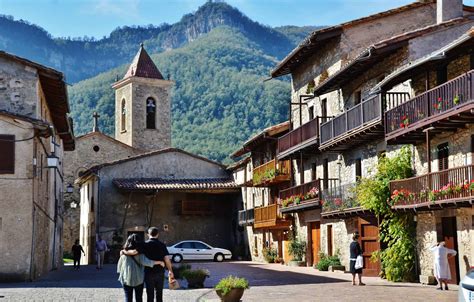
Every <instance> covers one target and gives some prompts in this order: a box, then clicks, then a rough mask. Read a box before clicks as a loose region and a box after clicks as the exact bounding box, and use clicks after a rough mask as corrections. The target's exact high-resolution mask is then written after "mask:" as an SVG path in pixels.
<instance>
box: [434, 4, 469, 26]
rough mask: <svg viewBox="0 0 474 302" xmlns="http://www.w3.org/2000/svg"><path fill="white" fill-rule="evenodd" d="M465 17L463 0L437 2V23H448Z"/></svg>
mask: <svg viewBox="0 0 474 302" xmlns="http://www.w3.org/2000/svg"><path fill="white" fill-rule="evenodd" d="M462 16H463V5H462V0H437V1H436V23H438V24H439V23H442V22H446V21H449V20H452V19H455V18H459V17H462Z"/></svg>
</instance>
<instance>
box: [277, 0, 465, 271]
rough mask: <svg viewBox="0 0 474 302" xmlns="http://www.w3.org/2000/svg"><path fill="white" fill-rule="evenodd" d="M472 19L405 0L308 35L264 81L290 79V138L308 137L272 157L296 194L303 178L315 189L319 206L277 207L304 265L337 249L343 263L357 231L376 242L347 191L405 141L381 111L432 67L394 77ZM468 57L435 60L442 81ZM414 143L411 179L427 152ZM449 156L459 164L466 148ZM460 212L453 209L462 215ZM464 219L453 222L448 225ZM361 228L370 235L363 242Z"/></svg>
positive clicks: (409, 93)
mask: <svg viewBox="0 0 474 302" xmlns="http://www.w3.org/2000/svg"><path fill="white" fill-rule="evenodd" d="M460 3H461V4H460ZM471 15H472V9H471V8H469V7H465V6H462V2H461V1H457V0H456V1H454V0H453V1H449V0H448V1H446V0H445V1H438V2H434V1H421V2H417V3H413V4H410V5H407V6H404V7H401V8H397V9H394V10H390V11H387V12H383V13H380V14H376V15H373V16H369V17H365V18H361V19H358V20H354V21H350V22H347V23H344V24H341V25H338V26H334V27H330V28H326V29H323V30H319V31H316V32H313V33H312V34H311V35H310V36H309V37H308V38H307V39H306V40H305V43H302V44H301V45H300V46H298V47H297V48H296V49H295V50H294V51H293V52H291V53H290V55H288V56H287V57H286V58H285V59H284V60H283V61H282V62H281V63H280V64H278V66H277V67H276V68H275V69H274V70H273V71H272V76H273V77H278V76H281V75H285V74H291V77H292V100H291V105H290V108H291V119H290V122H291V129H290V134H289V135H290V136H291V135H293V133H294V134H295V137H296V134H298V133H300V132H302V133H307V134H308V135H309V136H311V137H314V138H315V139H313V140H308V139H307V137H306V140H304V139H303V140H301V139H300V140H298V139H297V138H296V140H295V141H296V143H293V145H292V146H291V147H290V148H282V149H281V150H278V153H277V157H278V158H279V159H291V160H292V165H293V167H294V173H293V174H294V175H293V178H292V179H293V186H294V189H295V190H297V189H298V190H300V191H302V192H303V193H305V192H306V191H305V190H306V189H307V188H308V185H310V184H311V186H315V187H317V188H318V189H319V202H320V208H319V209H313V210H311V211H307V210H302V206H301V204H303V202H302V203H301V204H299V203H300V202H301V201H300V199H297V201H295V200H294V199H291V198H288V199H286V200H280V202H282V203H283V204H287V203H288V202H290V204H289V205H290V206H288V207H287V208H283V209H282V212H285V213H292V215H293V217H294V220H295V226H296V230H297V233H298V234H299V236H300V237H301V238H304V239H305V240H306V241H307V243H308V251H307V264H308V265H313V264H315V263H317V261H318V253H319V251H321V252H324V253H327V254H338V255H339V258H340V259H341V262H342V264H343V265H345V266H346V267H348V258H349V257H348V246H349V243H350V242H351V235H352V233H353V232H355V231H356V230H357V231H359V232H360V233H361V234H362V239H361V244H362V246H363V248H364V245H365V244H366V245H367V246H372V249H373V251H376V249H375V248H374V247H375V245H376V244H378V240H375V241H374V239H373V238H376V237H377V236H378V221H377V219H375V217H374V216H373V215H371V214H370V213H368V212H367V211H364V209H362V208H361V207H360V206H359V204H358V201H357V200H355V198H354V193H353V192H352V190H351V188H353V187H354V186H355V183H356V182H357V179H358V178H361V177H362V178H363V177H370V176H371V175H372V174H373V173H374V172H375V169H376V165H377V162H378V158H379V157H380V156H392V155H394V154H395V153H396V152H397V150H399V148H400V146H401V145H403V144H404V142H403V141H399V140H391V139H390V138H389V137H387V136H386V135H384V133H385V132H386V131H387V130H386V129H384V127H385V128H386V127H387V125H384V118H385V116H384V114H385V113H384V112H386V111H387V110H390V109H392V108H395V107H397V106H399V105H400V104H403V103H404V102H407V101H409V100H410V99H412V98H414V97H416V96H417V95H418V94H420V93H422V92H425V91H426V90H428V89H430V88H435V87H438V85H440V84H441V83H442V81H441V80H439V75H438V74H439V71H437V70H436V69H432V70H428V71H427V73H426V74H423V73H417V74H410V75H406V74H404V76H403V77H402V76H397V75H398V74H399V73H400V72H401V71H400V69H402V70H403V68H407V67H406V66H407V64H408V65H410V64H411V65H415V66H416V64H415V63H417V62H418V61H420V60H423V58H424V57H425V56H430V55H432V52H434V51H436V50H439V49H440V48H442V47H444V46H446V45H449V44H450V43H454V41H456V39H458V38H459V37H460V36H462V35H463V34H464V33H465V32H466V31H467V30H468V29H469V28H470V27H471V26H472V21H471V19H472V17H471ZM469 62H471V61H469V58H468V57H466V56H457V57H455V58H454V55H453V56H452V59H451V58H450V59H449V60H446V61H443V63H442V64H443V65H444V64H445V65H444V66H446V70H445V74H446V75H445V79H444V81H447V80H449V79H452V78H454V77H456V76H458V75H460V74H462V73H463V72H466V71H468V70H469V69H467V70H466V69H465V67H466V66H468V65H469V64H470V63H469ZM437 76H438V79H437ZM370 108H374V109H373V110H372V111H370V110H369V109H370ZM375 108H378V109H375ZM357 112H358V113H357ZM355 113H357V114H358V115H354V114H355ZM360 114H362V115H360ZM405 122H406V121H405ZM398 123H399V122H397V126H398ZM460 126H462V125H460ZM311 131H313V132H311ZM456 133H457V132H456ZM466 133H467V134H464V135H463V134H459V136H464V137H466V138H467V137H468V136H469V135H470V134H469V133H470V131H467V132H466ZM304 135H305V134H303V136H304ZM449 135H452V134H446V136H449ZM457 136H458V135H456V134H455V135H452V136H449V137H452V138H453V139H454V138H456V137H457ZM435 141H436V138H435V137H433V143H434V142H435ZM464 143H465V142H464ZM465 146H466V147H465V148H467V146H469V145H465ZM422 149H423V144H421V145H420V144H417V145H415V146H414V147H413V148H412V150H413V155H414V156H413V157H414V160H413V167H414V171H415V172H416V174H417V175H421V174H420V173H422V172H421V171H422V170H423V168H422V166H423V165H425V166H427V164H426V163H423V160H422V159H421V160H420V158H422V157H423V154H425V153H426V152H424V151H423V150H422ZM450 150H451V149H450ZM452 157H453V159H454V158H456V159H458V160H459V161H461V158H462V159H465V160H464V162H465V163H466V162H467V161H466V157H467V153H464V154H457V155H454V156H452ZM450 158H451V153H450ZM420 166H421V167H420ZM425 173H426V172H425ZM315 180H319V183H315ZM465 211H467V212H465ZM468 212H469V211H468V210H465V209H464V210H458V214H460V213H465V214H464V215H466V213H467V215H466V217H467V216H468V215H469V214H468ZM436 215H444V214H436ZM466 219H467V220H468V218H460V219H459V218H458V222H457V224H458V225H459V224H460V222H459V220H461V221H463V224H464V221H465V220H466ZM438 220H439V219H438ZM438 220H437V221H438ZM467 220H466V221H467ZM438 225H439V222H438ZM423 228H426V229H430V227H427V226H423V225H419V233H420V234H421V233H424V232H422V231H420V229H423ZM432 228H434V227H433V226H431V229H432ZM438 228H439V226H438ZM364 233H367V234H370V236H369V235H367V236H365V237H367V238H364ZM438 233H439V232H438ZM467 233H468V234H469V232H467ZM463 234H464V233H463ZM369 237H370V238H371V239H369ZM464 237H466V238H467V237H469V236H468V235H464ZM459 246H461V244H459ZM379 248H380V247H379ZM366 252H367V250H366ZM370 252H372V250H370V251H368V253H367V254H369V257H370ZM420 253H421V250H420ZM421 258H422V260H423V257H421ZM366 260H368V259H366ZM366 262H368V261H366ZM422 262H423V263H424V264H422V265H421V266H426V263H427V262H426V261H422ZM379 270H380V267H377V265H371V267H366V271H367V272H369V274H374V275H377V274H378V272H379Z"/></svg>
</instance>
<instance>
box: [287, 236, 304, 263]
mask: <svg viewBox="0 0 474 302" xmlns="http://www.w3.org/2000/svg"><path fill="white" fill-rule="evenodd" d="M288 253H289V254H290V256H291V261H290V262H289V263H288V264H289V265H290V266H305V264H306V263H305V262H304V261H303V256H304V255H305V253H306V242H304V241H301V240H299V239H298V238H296V237H295V238H291V240H290V243H289V244H288Z"/></svg>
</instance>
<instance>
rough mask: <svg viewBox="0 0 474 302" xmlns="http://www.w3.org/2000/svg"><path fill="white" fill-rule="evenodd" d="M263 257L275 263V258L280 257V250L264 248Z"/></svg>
mask: <svg viewBox="0 0 474 302" xmlns="http://www.w3.org/2000/svg"><path fill="white" fill-rule="evenodd" d="M263 258H264V259H265V261H266V262H268V263H274V262H275V260H276V259H277V258H278V252H277V250H276V249H275V248H272V247H266V248H263Z"/></svg>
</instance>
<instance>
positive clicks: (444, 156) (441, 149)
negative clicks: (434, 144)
mask: <svg viewBox="0 0 474 302" xmlns="http://www.w3.org/2000/svg"><path fill="white" fill-rule="evenodd" d="M448 159H449V145H448V143H444V144H441V145H438V171H443V170H446V169H448V168H449V164H448V162H449V161H448Z"/></svg>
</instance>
